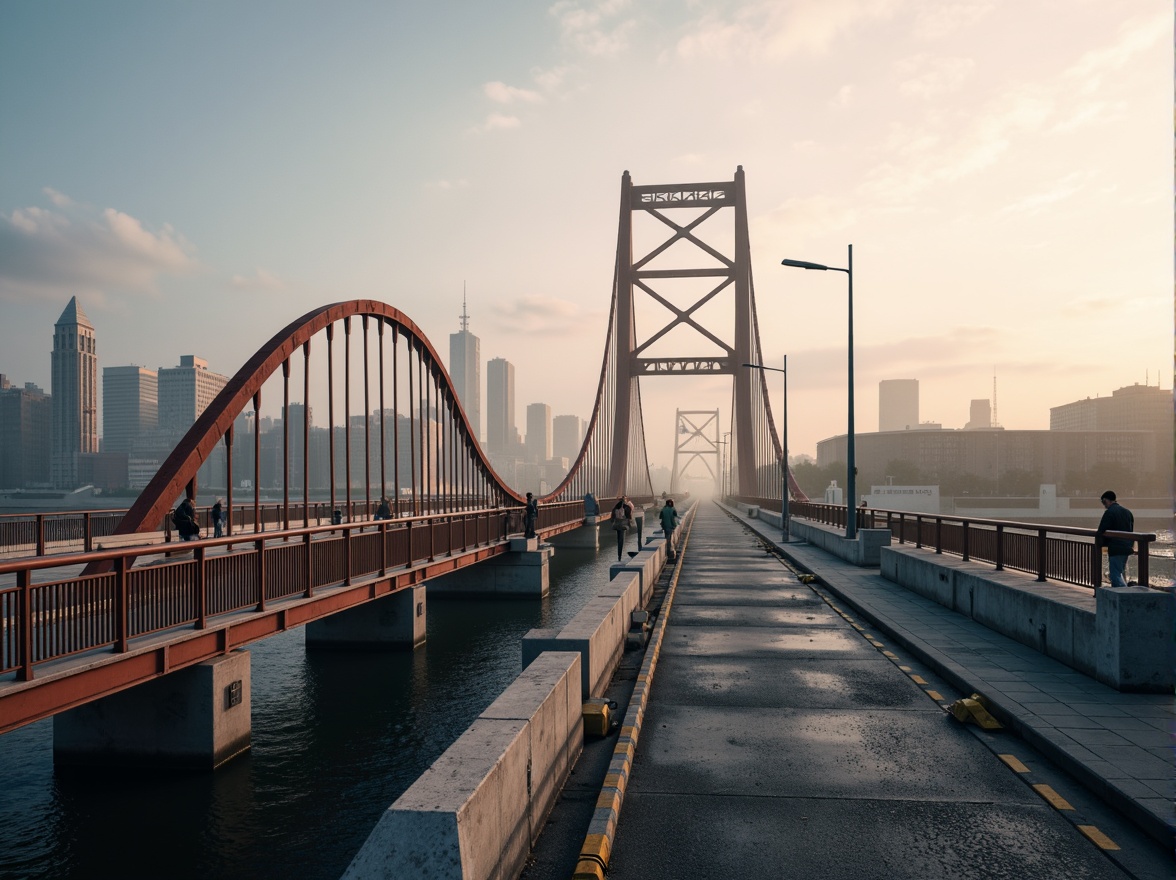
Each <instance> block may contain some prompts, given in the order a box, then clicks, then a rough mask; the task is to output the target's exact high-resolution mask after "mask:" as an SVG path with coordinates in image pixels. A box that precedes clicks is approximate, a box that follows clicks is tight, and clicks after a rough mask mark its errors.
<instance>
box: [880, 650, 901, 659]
mask: <svg viewBox="0 0 1176 880" xmlns="http://www.w3.org/2000/svg"><path fill="white" fill-rule="evenodd" d="M882 656H883V657H889V658H890V659H891V660H897V659H898V655H897V654H895V653H894V652H893V651H883V652H882Z"/></svg>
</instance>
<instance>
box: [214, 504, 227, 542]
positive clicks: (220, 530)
mask: <svg viewBox="0 0 1176 880" xmlns="http://www.w3.org/2000/svg"><path fill="white" fill-rule="evenodd" d="M224 524H225V511H224V508H223V507H221V500H220V499H219V498H218V499H216V504H214V505H212V536H213V537H214V538H220V537H222V536H223V535H224Z"/></svg>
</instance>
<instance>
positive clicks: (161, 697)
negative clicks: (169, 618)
mask: <svg viewBox="0 0 1176 880" xmlns="http://www.w3.org/2000/svg"><path fill="white" fill-rule="evenodd" d="M249 672H250V665H249V652H248V651H233V652H232V653H230V654H226V655H224V656H222V657H217V658H215V659H213V660H208V661H206V662H204V663H200V664H198V665H196V666H190V667H188V668H187V669H181V670H179V671H177V672H173V673H171V674H170V675H166V676H164V677H162V678H158V679H155V680H153V681H149V682H147V683H145V684H141V685H139V686H137V687H134V688H130V689H129V690H125V691H121V692H120V693H117V694H112V695H111V696H109V697H104V698H103V699H101V700H95V701H94V702H92V703H87V704H85V705H84V706H79V707H78V708H76V709H70V710H69V711H68V712H62V713H61V714H59V715H56V716H54V718H53V759H54V761H55V762H56V763H58V764H64V765H89V766H117V765H123V766H128V765H129V766H143V767H175V768H183V769H198V770H212V769H215V768H216V767H219V766H221V765H222V764H224V763H226V762H227V761H229V760H231V759H232V758H234V757H236V756H237V755H240V754H243V753H244V752H247V751H248V750H249V745H250V737H251V730H252V725H251V719H250V676H249Z"/></svg>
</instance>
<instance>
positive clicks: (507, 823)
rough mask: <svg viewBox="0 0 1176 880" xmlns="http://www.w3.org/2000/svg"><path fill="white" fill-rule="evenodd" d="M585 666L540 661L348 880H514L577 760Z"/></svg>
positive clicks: (380, 836)
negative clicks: (406, 879)
mask: <svg viewBox="0 0 1176 880" xmlns="http://www.w3.org/2000/svg"><path fill="white" fill-rule="evenodd" d="M582 702H583V698H582V694H581V691H580V656H579V655H578V654H574V653H566V652H548V653H545V654H544V655H543V656H541V657H538V658H536V659H535V661H534V662H533V663H532V664H531V665H530V666H528V667H527V669H525V670H524V671H523V673H522V674H521V675H520V676H519V677H518V678H517V679H516V680H515V681H514V683H512V684H511V685H510V687H508V688H507V689H506V690H505V691H504V692H503V693H502V695H501V696H500V697H499V698H498V699H497V700H495V701H494V702H493V703H491V704H490V705H489V706H488V707H487V708H486V711H484V712H483V713H482V714H481V715H480V716H479V717H478V718H477V720H476V721H474V723H473V724H472V725H470V727H469V729H468V730H467V731H466V732H465V733H463V734H462V735H461V736H460V737H458V739H457V741H456V742H454V743H453V745H451V746H450V747H449V748H448V749H446V750H445V752H444V753H443V754H442V755H441V757H439V758H438V759H437V760H436V761H435V762H434V763H433V765H432V766H431V767H429V769H428V770H426V771H425V772H424V773H423V774H422V775H421V777H420V778H419V779H418V780H417V781H416V782H414V783H413V784H412V785H411V786H410V787H409V789H408V790H407V791H406V792H405V793H404V794H403V795H401V796H400V797H399V798H397V800H396V802H395V803H394V804H392V806H390V807H389V808H388V809H387V810H386V811H385V813H384V815H383V816H381V817H380V821H379V822H378V823H377V824H376V827H375V829H373V831H372V833H371V834H370V835H369V836H368V839H367V841H366V842H365V843H364V845H363V847H362V848H361V849H360V851H359V854H358V855H356V857H355V858H354V859H353V860H352V862H351V864H350V865H349V866H348V867H347V871H346V872H345V873H344V875H343V876H344V878H349V880H361V878H363V880H366V878H387V877H420V878H454V880H457V878H460V880H490V878H493V880H507V878H512V880H513V878H515V877H517V876H518V875H519V872H520V871H521V870H522V869H523V866H524V863H525V861H526V858H527V854H528V853H529V852H530V849H531V846H532V845H533V844H534V843H535V841H536V840H537V839H538V837H539V833H540V831H541V830H542V829H543V824H544V822H545V821H546V820H547V815H548V813H549V812H550V811H551V808H552V806H554V804H555V800H556V797H557V796H558V794H559V791H560V789H561V788H562V787H563V784H564V781H565V780H566V779H567V775H568V773H569V772H570V771H571V768H572V766H573V765H574V764H575V762H576V759H577V758H578V757H579V755H580V751H581V749H582V748H583V741H584V723H583V719H582V716H581V704H582Z"/></svg>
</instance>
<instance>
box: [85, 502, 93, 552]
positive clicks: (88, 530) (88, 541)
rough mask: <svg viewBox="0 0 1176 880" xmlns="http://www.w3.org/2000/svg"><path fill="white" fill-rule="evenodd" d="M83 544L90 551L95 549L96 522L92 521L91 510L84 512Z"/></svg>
mask: <svg viewBox="0 0 1176 880" xmlns="http://www.w3.org/2000/svg"><path fill="white" fill-rule="evenodd" d="M82 546H83V547H84V548H85V550H86V552H87V553H89V552H90V551H91V550H93V549H94V524H93V523H92V522H91V521H90V511H88V510H87V511H86V512H85V513H83V514H82Z"/></svg>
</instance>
